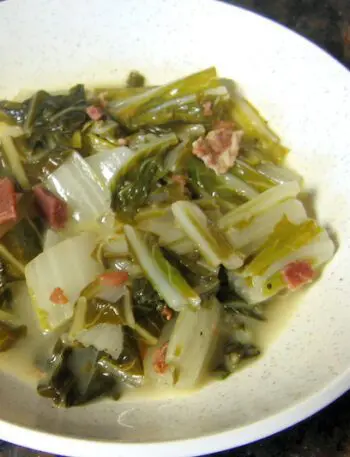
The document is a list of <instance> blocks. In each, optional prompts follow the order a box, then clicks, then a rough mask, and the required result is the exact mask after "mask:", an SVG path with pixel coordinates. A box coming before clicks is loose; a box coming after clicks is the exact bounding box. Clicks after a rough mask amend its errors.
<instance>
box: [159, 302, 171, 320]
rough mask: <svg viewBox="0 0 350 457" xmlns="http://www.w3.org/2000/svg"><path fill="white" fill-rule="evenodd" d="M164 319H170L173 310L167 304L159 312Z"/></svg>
mask: <svg viewBox="0 0 350 457" xmlns="http://www.w3.org/2000/svg"><path fill="white" fill-rule="evenodd" d="M160 314H161V315H162V316H163V317H164V319H165V320H166V321H171V319H172V318H173V311H172V309H170V308H169V307H168V306H164V308H163V309H162V311H161V313H160Z"/></svg>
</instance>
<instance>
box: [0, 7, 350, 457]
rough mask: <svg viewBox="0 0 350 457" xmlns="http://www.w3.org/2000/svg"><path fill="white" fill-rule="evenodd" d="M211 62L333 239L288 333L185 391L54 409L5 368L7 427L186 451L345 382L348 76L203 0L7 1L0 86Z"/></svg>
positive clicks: (349, 236) (68, 444) (138, 450)
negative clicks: (265, 133) (270, 130)
mask: <svg viewBox="0 0 350 457" xmlns="http://www.w3.org/2000/svg"><path fill="white" fill-rule="evenodd" d="M210 65H216V66H217V68H218V70H219V72H220V74H221V75H223V76H227V77H231V78H234V79H235V80H236V81H237V82H238V83H239V84H240V85H241V87H242V89H243V90H244V92H245V93H246V94H247V95H248V97H249V99H250V100H252V101H253V102H254V104H256V105H257V106H258V107H259V108H260V109H261V111H262V112H263V113H264V114H265V115H266V116H267V118H268V119H269V120H270V121H271V124H272V125H273V126H274V127H275V128H276V130H277V131H278V132H279V133H280V134H281V135H282V138H283V139H284V141H285V143H286V144H287V145H288V146H290V147H291V149H292V151H291V156H290V162H291V164H292V166H294V167H296V168H297V169H298V170H299V171H300V172H301V173H302V174H303V175H304V176H305V179H306V183H307V186H308V188H309V189H311V190H312V191H313V192H314V196H315V199H314V200H315V203H316V207H317V212H318V216H319V219H320V221H321V222H322V223H323V224H326V225H328V226H329V227H331V228H332V231H333V232H334V233H335V234H336V236H337V240H338V244H339V249H338V252H337V254H336V256H335V258H334V260H333V261H332V263H331V264H330V265H329V266H328V267H327V268H326V270H325V272H324V274H323V276H322V279H321V280H320V281H319V282H318V283H317V284H315V285H314V286H313V287H312V288H310V290H309V291H308V292H307V293H306V294H305V295H303V296H302V298H301V300H300V303H299V304H298V306H297V307H293V312H291V311H290V310H288V306H284V307H281V308H280V309H278V310H277V313H276V315H277V316H278V315H279V314H280V315H283V314H285V313H286V314H287V315H289V317H288V321H287V322H286V325H285V327H284V329H283V331H282V332H281V333H280V334H279V336H277V337H276V338H275V339H274V340H273V341H272V342H271V344H270V345H269V347H268V348H267V350H266V351H265V355H264V356H263V357H262V358H260V359H259V360H258V361H257V362H256V363H254V364H252V365H251V366H250V367H249V368H247V369H245V370H243V371H240V372H239V373H237V374H236V375H235V376H232V377H231V378H229V379H228V380H227V381H224V382H218V383H216V384H213V385H210V386H209V387H207V388H205V389H203V390H201V391H200V392H198V393H197V394H195V395H193V396H191V397H187V398H177V399H160V400H157V401H153V400H152V401H151V400H141V399H136V400H134V401H132V402H130V401H121V402H117V403H113V402H105V403H98V404H96V405H93V406H88V407H86V408H85V407H84V408H76V409H71V410H58V409H55V408H53V407H52V406H51V404H50V402H48V401H45V400H43V399H41V398H39V397H38V396H37V395H36V393H35V392H34V391H33V390H31V389H30V388H29V387H26V386H25V385H24V384H21V383H20V382H18V381H16V380H15V379H12V378H10V377H8V376H7V375H4V374H1V376H0V401H1V408H0V418H1V421H0V437H1V438H3V439H6V440H9V441H12V442H14V443H18V444H22V445H26V446H28V447H33V448H38V449H41V450H45V451H52V452H54V453H59V454H65V455H72V456H91V457H96V455H106V456H107V455H113V456H114V457H124V456H125V457H126V456H128V457H130V456H133V457H137V456H141V455H142V456H152V457H164V456H167V457H172V456H173V457H185V456H193V455H199V454H204V453H209V452H211V451H217V450H222V449H225V448H229V447H234V446H238V445H241V444H244V443H247V442H249V441H253V440H256V439H258V438H261V437H263V436H266V435H268V434H271V433H274V432H277V431H279V430H281V429H283V428H285V427H288V426H290V425H292V424H294V423H296V422H297V421H300V420H301V419H303V418H305V417H307V416H308V415H310V414H312V413H314V412H316V411H317V410H319V409H320V408H322V407H323V406H325V405H326V404H328V403H329V402H331V401H332V400H334V399H335V398H336V397H338V396H339V395H340V394H342V393H343V392H344V391H345V390H347V389H348V388H349V386H350V351H349V346H350V331H349V321H350V300H349V297H350V281H349V278H348V273H349V271H350V255H349V252H350V251H349V242H350V217H349V215H350V199H349V195H350V179H349V176H350V135H349V130H348V128H349V125H350V124H349V123H350V75H349V73H348V72H347V70H346V69H345V68H343V67H342V66H341V65H339V64H338V63H337V62H335V61H334V60H333V59H332V58H330V57H329V56H328V55H326V54H325V53H324V52H322V51H321V50H320V49H318V48H316V47H315V46H313V45H312V44H310V43H309V42H307V41H306V40H304V39H303V38H301V37H299V36H297V35H295V34H293V33H291V32H289V31H288V30H286V29H284V28H282V27H280V26H278V25H276V24H274V23H272V22H270V21H268V20H266V19H263V18H261V17H258V16H256V15H254V14H251V13H249V12H246V11H243V10H241V9H237V8H234V7H230V6H228V5H225V4H222V3H219V2H214V1H207V0H165V1H161V0H159V1H157V0H125V1H122V0H99V1H96V0H74V1H73V0H59V1H57V0H49V1H48V0H7V1H6V2H1V3H0V69H1V70H0V97H11V96H12V95H14V94H15V93H17V92H18V90H19V89H38V88H54V89H57V88H59V87H63V86H67V85H70V84H74V83H76V82H83V83H87V84H89V85H94V84H97V83H115V82H121V81H122V80H123V79H124V78H125V75H126V74H127V72H128V70H130V69H135V68H136V69H139V70H141V71H142V72H144V73H145V74H147V75H149V80H150V81H151V82H152V83H160V82H164V81H167V80H170V79H174V78H175V77H177V76H180V75H184V74H186V73H189V72H191V71H193V70H197V69H201V68H204V67H207V66H210Z"/></svg>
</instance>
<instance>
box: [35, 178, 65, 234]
mask: <svg viewBox="0 0 350 457" xmlns="http://www.w3.org/2000/svg"><path fill="white" fill-rule="evenodd" d="M33 193H34V195H35V197H36V202H37V204H38V206H39V208H40V210H41V212H42V214H43V215H44V217H45V219H46V220H47V222H48V224H49V226H50V227H51V228H53V229H54V230H59V229H62V228H64V226H65V224H66V222H67V219H68V207H67V203H66V202H65V201H64V200H61V199H60V198H58V197H56V195H54V194H53V193H52V192H50V191H49V190H47V189H45V188H44V187H42V186H35V187H34V188H33Z"/></svg>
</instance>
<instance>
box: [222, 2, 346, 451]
mask: <svg viewBox="0 0 350 457" xmlns="http://www.w3.org/2000/svg"><path fill="white" fill-rule="evenodd" d="M227 3H231V4H233V5H237V6H242V7H244V8H247V9H250V10H252V11H255V12H257V13H259V14H262V15H264V16H266V17H269V18H270V19H273V20H275V21H277V22H280V23H282V24H284V25H286V26H287V27H289V28H291V29H292V30H294V31H296V32H298V33H300V34H301V35H304V36H305V37H307V38H309V39H310V40H311V41H313V42H314V43H316V44H318V45H319V46H321V47H322V48H323V49H325V50H327V51H328V52H329V53H330V54H332V55H333V56H334V57H335V58H336V59H338V60H339V61H341V62H342V63H343V64H344V65H346V66H347V67H348V68H349V69H350V0H231V1H227ZM224 456H225V457H228V456H230V457H350V392H349V393H348V394H346V395H344V396H343V397H342V398H340V399H339V400H337V401H336V402H335V403H333V405H331V406H329V407H328V408H326V409H324V410H323V411H322V412H320V413H318V414H317V415H315V416H314V417H312V418H310V419H308V420H306V421H304V422H302V423H301V424H299V425H297V426H295V427H292V428H291V429H289V430H286V431H284V432H281V433H279V434H277V435H275V436H273V437H270V438H267V439H265V440H262V441H259V442H257V443H254V444H251V445H248V446H244V447H242V448H239V449H236V450H232V451H227V452H222V453H220V454H215V457H224Z"/></svg>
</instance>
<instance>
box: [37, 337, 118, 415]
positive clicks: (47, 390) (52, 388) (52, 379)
mask: <svg viewBox="0 0 350 457" xmlns="http://www.w3.org/2000/svg"><path fill="white" fill-rule="evenodd" d="M99 358H100V354H99V352H98V351H96V349H94V348H91V347H89V348H82V347H71V346H65V345H64V344H63V343H62V342H61V341H58V343H57V344H56V346H55V348H54V351H53V355H52V359H51V361H50V371H49V373H48V375H47V377H46V378H44V380H42V381H40V383H39V385H38V393H39V395H41V396H43V397H46V398H50V399H52V401H53V402H54V403H55V404H56V405H57V406H65V407H70V406H77V405H83V404H85V403H88V402H91V401H93V400H95V399H97V398H100V397H102V396H105V395H107V396H111V395H113V394H114V395H115V391H116V382H115V379H114V377H113V376H111V375H108V374H107V373H106V372H105V371H103V369H101V367H100V366H99V365H98V361H99Z"/></svg>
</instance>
